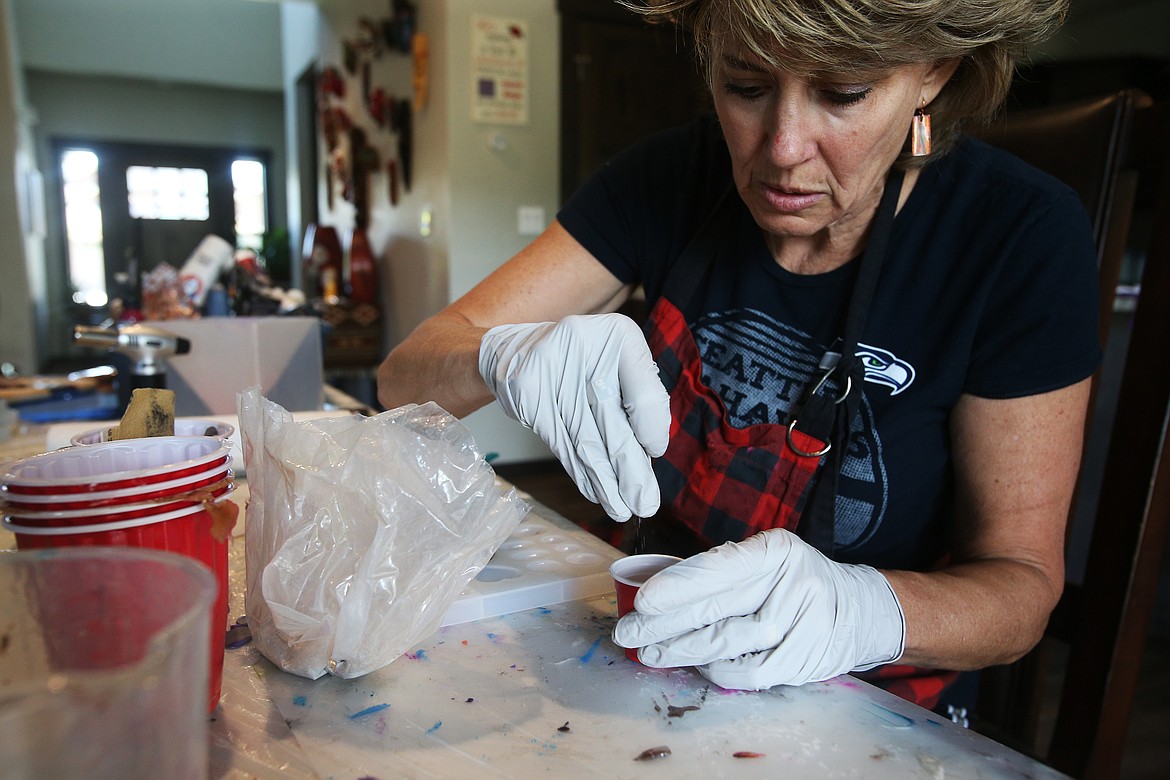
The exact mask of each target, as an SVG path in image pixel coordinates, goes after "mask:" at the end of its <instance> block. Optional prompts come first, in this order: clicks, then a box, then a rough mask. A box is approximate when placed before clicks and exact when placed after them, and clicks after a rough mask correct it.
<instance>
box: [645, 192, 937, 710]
mask: <svg viewBox="0 0 1170 780" xmlns="http://www.w3.org/2000/svg"><path fill="white" fill-rule="evenodd" d="M901 183H902V176H901V174H900V173H898V172H895V173H893V174H891V176H890V180H889V181H888V182H887V185H886V190H885V192H884V193H883V196H882V202H881V204H880V205H879V207H878V214H877V216H876V217H875V219H874V225H873V228H872V229H871V233H870V238H869V241H868V242H867V247H866V251H865V255H864V256H863V259H862V264H861V269H860V272H859V275H858V280H857V284H856V287H855V289H854V292H853V295H852V298H851V300H850V305H849V311H848V315H847V320H846V326H845V336H844V338H843V341H842V348H841V351H840V353H830V354H828V355H826V359H822V361H821V369H822V370H823V372H824V373H823V375H821V376H817V377H814V378H813V380H814V381H813V382H812V383H811V384H812V385H813V386H812V387H811V388H810V390H809V391H808V392H807V393H806V394H805V397H804V399H803V402H802V403H801V405H800V406H799V407H798V408H797V409H796V410H794V413H793V415H792V418H791V419H790V420H789V423H788V424H787V425H779V424H758V425H751V426H748V427H746V428H736V427H734V426H732V425H731V424H730V423H728V422H727V419H726V414H725V411H724V405H723V401H722V399H721V398H720V397H719V395H718V394H717V393H716V392H715V391H714V390H712V389H711V388H709V387H707V386H706V384H705V383H704V382H703V366H702V360H701V356H700V353H699V349H698V345H697V344H696V342H695V339H694V337H693V335H692V334H691V331H690V327H689V326H688V325H687V322H686V319H685V315H684V313H683V312H684V311H685V310H686V308H687V306H688V304H690V302H691V301H692V299H693V298H694V296H695V295H696V293H697V292H698V291H699V290H701V289H702V287H703V284H704V281H705V279H706V278H707V276H708V275H709V273H710V272H711V265H712V260H713V258H714V257H715V256H716V255H717V251H716V250H717V247H718V242H720V241H721V240H722V238H723V237H724V236H726V235H727V233H726V232H725V231H726V230H728V229H729V228H730V226H731V224H732V219H733V206H734V204H735V198H736V197H737V196H736V195H735V193H734V190H733V189H732V190H729V192H727V193H725V194H724V196H723V197H722V198H721V199H720V201H719V204H718V205H717V206H716V207H715V209H714V211H713V213H712V215H711V217H709V218H708V220H707V222H706V223H705V224H704V225H703V226H702V227H701V228H700V230H699V232H698V233H697V234H696V236H695V238H694V239H693V240H692V241H691V243H690V245H688V246H687V248H686V249H685V250H684V252H683V254H682V255H681V256H680V257H679V260H678V262H677V263H676V265H675V267H674V268H672V269H671V272H670V276H669V277H668V279H667V282H666V285H665V286H664V289H663V292H662V296H661V297H660V298H659V299H658V301H657V302H656V303H655V304H654V307H653V309H652V310H651V312H650V318H649V321H648V322H647V326H646V330H647V340H648V343H649V345H650V351H651V353H652V354H653V356H654V359H655V361H656V362H657V364H658V369H659V374H660V377H661V379H662V381H663V384H664V385H665V387H666V389H667V392H669V393H670V413H671V422H670V443H669V445H668V447H667V450H666V453H665V454H664V455H663V456H662V457H661V458H659V459H657V460H655V462H654V472H655V476H656V477H657V479H658V484H659V486H660V488H661V491H662V510H661V511H660V518H658V519H657V520H658V521H662V520H667V521H674V522H676V523H679V524H681V525H682V526H684V527H685V528H686V529H688V530H689V531H690V532H691V533H692V534H693V535H694V536H695V537H696V538H697V540H698V541H699V542H700V543H702V545H704V546H706V547H711V546H714V545H716V544H720V543H722V542H724V541H727V540H731V541H741V540H743V539H746V538H747V537H749V536H752V535H753V534H756V533H759V532H760V531H765V530H768V529H771V528H784V529H787V530H789V531H792V532H794V533H796V534H798V535H800V536H801V537H802V538H803V539H804V540H805V541H806V542H808V543H809V544H811V545H813V546H814V547H816V548H817V549H819V550H820V551H821V552H823V553H825V554H826V555H829V556H830V557H832V551H833V515H834V505H835V500H836V490H837V479H836V477H837V472H838V470H839V468H840V455H841V454H843V453H844V451H845V449H846V447H847V446H848V433H849V426H850V423H851V421H852V419H853V417H854V415H855V414H856V413H857V410H858V408H859V406H860V397H861V387H862V382H863V381H864V376H865V373H864V367H863V366H862V365H861V364H860V363H859V362H857V361H856V360H854V359H853V356H854V353H855V352H856V346H857V339H858V338H859V336H860V333H861V329H862V327H863V325H864V322H865V317H866V314H867V313H868V309H869V301H870V299H871V298H872V295H873V290H874V288H875V286H876V284H877V275H878V271H879V270H880V266H881V258H882V256H883V255H884V253H885V246H886V244H887V242H888V238H889V232H890V230H891V228H892V225H893V217H894V210H895V206H896V203H897V196H898V193H899V192H900V190H901ZM818 472H819V473H818ZM859 676H861V677H863V678H864V679H867V680H870V681H872V682H874V683H875V684H877V685H879V686H881V687H884V688H887V689H888V690H890V691H891V692H892V693H895V694H897V695H899V696H901V697H903V698H905V699H908V700H910V701H913V702H915V703H917V704H920V705H923V706H926V707H932V706H934V704H935V703H936V702H937V700H938V697H939V695H940V694H941V693H942V692H943V691H944V690H945V689H946V688H947V687H948V686H949V685H950V684H951V683H952V682H953V681H954V679H955V677H956V676H957V673H954V672H939V671H936V670H924V669H918V668H915V667H910V666H905V665H887V666H884V667H879V668H878V669H875V670H872V671H871V672H868V673H865V674H863V675H859Z"/></svg>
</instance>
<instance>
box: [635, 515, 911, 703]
mask: <svg viewBox="0 0 1170 780" xmlns="http://www.w3.org/2000/svg"><path fill="white" fill-rule="evenodd" d="M634 607H635V610H636V611H634V612H630V613H629V614H627V615H625V616H624V617H623V618H622V619H621V620H620V621H618V624H617V626H616V627H615V628H614V632H613V636H614V641H615V642H616V643H617V644H619V645H621V646H622V647H637V648H640V650H639V652H638V657H639V658H640V659H641V661H642V662H643V663H644V664H646V665H647V666H653V667H671V666H698V667H699V671H700V672H702V674H703V675H704V676H705V677H707V678H708V679H709V680H711V682H713V683H715V684H716V685H719V686H720V687H723V688H732V689H741V690H758V689H762V688H769V687H771V686H773V685H801V684H803V683H806V682H816V681H819V680H827V679H829V678H832V677H836V676H837V675H840V674H844V673H846V672H850V671H862V670H865V669H871V668H873V667H874V666H878V665H880V664H884V663H889V662H892V661H896V660H897V659H898V658H899V657H900V656H901V655H902V651H903V648H904V646H905V636H906V633H905V619H904V617H903V614H902V608H901V606H900V605H899V603H898V599H897V597H896V596H895V595H894V591H893V590H892V589H891V587H890V584H889V583H888V582H887V581H886V578H885V577H884V576H883V575H882V574H881V573H880V572H878V571H877V570H876V569H873V568H871V567H869V566H859V565H853V564H840V563H835V562H833V561H831V560H829V559H828V558H826V557H825V556H823V555H822V554H821V553H820V552H818V551H817V550H815V549H813V548H812V547H811V546H809V545H808V544H806V543H805V542H804V541H802V540H801V539H800V538H799V537H797V536H796V535H795V534H792V533H789V532H788V531H785V530H782V529H773V530H770V531H764V532H762V533H759V534H757V535H755V536H753V537H751V538H749V539H747V540H745V541H743V542H739V543H730V542H729V543H727V544H724V545H721V546H720V547H716V548H715V549H713V550H708V551H707V552H704V553H701V554H699V555H696V556H693V557H691V558H688V559H687V560H685V561H682V562H680V563H677V564H675V565H673V566H671V567H670V568H668V569H666V570H665V571H662V572H659V573H658V574H656V575H654V576H653V577H651V578H650V580H649V581H647V582H646V584H645V585H643V586H642V588H641V589H640V590H639V591H638V595H637V598H636V599H635V601H634Z"/></svg>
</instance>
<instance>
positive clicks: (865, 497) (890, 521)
mask: <svg viewBox="0 0 1170 780" xmlns="http://www.w3.org/2000/svg"><path fill="white" fill-rule="evenodd" d="M732 186H733V185H732V184H731V173H730V162H729V158H728V154H727V149H726V145H725V143H724V142H723V139H722V137H721V134H720V131H719V128H718V125H717V123H716V122H715V121H714V119H713V118H703V119H701V120H697V121H695V122H692V123H690V124H688V125H685V126H683V127H680V128H676V129H673V130H670V131H667V132H665V133H662V134H659V135H658V136H656V137H654V138H652V139H648V140H647V141H645V142H642V143H640V144H638V145H636V146H635V147H632V148H631V149H630V150H627V151H626V152H624V153H622V154H621V155H619V156H618V157H616V158H615V159H614V160H613V161H612V162H611V163H610V164H608V165H606V166H605V167H604V168H602V169H601V170H600V171H599V172H598V173H597V175H595V176H594V177H593V178H592V179H591V180H590V181H589V182H587V183H586V184H585V185H584V186H583V187H582V188H581V190H580V191H578V192H577V193H576V194H575V195H574V196H573V198H572V199H570V201H569V202H568V203H567V204H566V205H565V207H564V208H563V209H562V210H561V212H560V213H559V215H558V219H559V221H560V222H561V224H562V225H563V226H564V227H565V228H566V229H567V230H568V231H569V233H570V234H571V235H573V236H574V237H575V238H576V239H577V240H578V241H579V242H580V243H581V244H582V245H583V246H584V247H585V248H586V249H588V250H589V251H590V252H591V253H592V254H593V255H594V256H596V257H597V258H598V259H599V260H600V261H601V262H602V263H603V264H605V266H606V267H607V268H609V269H610V270H611V271H612V272H613V273H614V275H615V276H616V277H617V278H618V279H620V280H622V281H623V282H637V283H640V284H641V285H642V286H643V288H644V289H645V292H646V296H647V300H648V303H649V304H650V305H651V306H652V305H653V304H654V302H655V301H656V300H657V299H658V297H659V296H660V295H661V294H662V290H663V285H664V281H665V280H666V278H667V276H668V275H669V274H670V273H671V268H672V266H673V264H674V263H675V261H676V260H677V258H678V257H679V255H680V254H681V252H682V251H683V249H684V248H685V247H686V246H687V245H688V244H689V243H690V241H691V239H692V238H693V237H694V236H695V234H696V233H697V232H698V230H699V228H700V226H701V225H702V224H703V222H704V220H705V219H706V218H707V217H708V216H709V215H710V214H711V212H712V210H713V209H714V207H715V204H716V202H717V201H718V199H719V198H720V196H722V195H723V194H724V193H725V192H729V188H732ZM730 197H732V198H734V208H735V209H736V211H737V214H736V217H735V220H736V221H735V223H734V228H733V229H732V230H731V231H729V232H730V235H728V237H727V240H726V241H725V242H723V243H722V244H721V246H720V249H719V254H718V257H716V258H714V259H713V263H712V269H713V271H712V272H711V274H710V276H709V278H708V279H707V280H706V281H705V283H703V284H701V285H700V286H699V292H698V295H697V296H696V297H695V299H693V300H692V301H690V302H689V303H685V302H681V301H674V303H675V304H676V305H679V306H680V307H682V308H683V311H684V314H685V315H686V317H687V322H688V323H689V325H690V328H691V331H692V333H693V334H694V337H695V340H696V342H697V344H698V345H699V350H700V352H701V354H702V360H703V378H704V381H705V383H706V384H707V386H708V387H711V388H712V389H714V390H715V391H717V392H718V394H719V395H720V397H721V398H722V400H723V403H724V405H725V408H726V411H727V415H728V420H729V422H731V424H733V425H736V426H741V427H742V426H747V425H751V424H755V423H761V422H773V423H777V424H785V423H786V422H787V420H788V414H789V412H790V411H791V409H792V406H793V404H795V403H796V402H797V401H799V399H800V397H801V394H802V393H803V392H804V390H805V388H806V387H807V385H808V383H809V381H810V379H811V378H812V377H813V375H814V374H816V373H818V372H817V371H816V366H817V363H818V361H819V360H820V358H821V357H822V355H823V354H824V353H825V352H826V350H828V349H829V348H830V347H831V346H832V345H833V343H834V341H835V340H836V339H838V338H839V337H840V336H841V335H842V334H841V329H842V327H843V323H844V316H845V310H846V308H847V306H848V302H849V296H850V293H851V291H852V287H853V281H854V277H855V276H856V273H857V266H858V264H859V261H858V260H854V261H852V262H850V263H848V264H846V265H844V266H842V267H840V268H838V269H835V270H833V271H830V272H828V273H825V274H816V275H797V274H792V273H789V272H787V271H785V270H784V269H783V268H781V267H780V266H779V265H778V264H777V263H776V262H775V261H774V260H773V258H772V256H771V254H770V253H769V252H768V250H767V248H766V246H765V244H764V239H763V235H762V232H761V231H760V230H759V228H758V227H757V226H756V225H755V222H754V221H753V220H752V218H751V215H750V213H749V212H748V211H747V209H746V207H744V206H743V203H742V201H740V200H739V198H738V196H737V195H736V194H735V192H734V190H733V189H731V190H730ZM1097 301H1098V296H1097V274H1096V255H1095V252H1094V248H1093V241H1092V236H1091V230H1090V227H1089V223H1088V219H1087V216H1086V214H1085V212H1084V208H1083V207H1082V205H1081V203H1080V201H1079V199H1078V198H1077V196H1076V194H1075V193H1074V192H1073V191H1072V190H1071V189H1069V188H1067V187H1066V186H1064V185H1063V184H1061V183H1060V182H1059V181H1057V180H1056V179H1054V178H1052V177H1050V176H1048V175H1046V174H1044V173H1042V172H1040V171H1038V170H1036V169H1034V168H1031V167H1030V166H1027V165H1026V164H1024V163H1023V162H1021V161H1020V160H1018V159H1016V158H1015V157H1012V156H1011V155H1008V154H1006V153H1004V152H1002V151H999V150H997V149H994V148H992V147H990V146H988V145H986V144H984V143H982V142H980V141H977V140H974V139H966V140H963V141H961V142H960V144H959V145H958V146H957V147H956V148H955V149H954V150H953V151H952V152H951V153H950V154H948V155H947V156H945V157H943V158H942V159H941V160H938V161H936V162H933V163H932V164H930V165H928V166H927V167H926V168H925V169H923V170H922V172H921V174H920V176H919V178H918V181H917V183H916V186H915V188H914V190H913V191H912V193H911V195H910V197H909V199H908V200H907V202H906V203H905V204H904V206H903V208H902V209H901V211H900V212H899V213H898V216H897V218H896V219H895V222H894V228H893V233H892V235H891V238H890V246H889V249H888V251H887V254H886V257H885V259H884V261H883V265H882V270H881V276H880V279H879V282H878V287H877V290H876V292H875V295H874V300H873V303H872V307H871V309H870V313H869V318H868V320H867V324H866V327H865V330H864V332H863V334H862V336H861V338H860V340H859V347H858V357H859V358H860V359H861V360H862V361H863V362H864V364H865V365H866V381H865V383H864V384H865V387H864V393H863V401H862V409H861V414H860V415H859V418H858V420H857V421H856V422H855V423H854V430H853V436H852V437H851V441H850V449H849V453H848V455H847V457H846V458H845V460H844V463H843V464H842V467H841V478H840V481H839V486H838V497H837V503H836V529H835V536H836V543H837V544H838V545H839V548H838V551H837V553H836V554H835V556H834V557H836V558H837V559H839V560H844V561H858V562H865V563H868V564H871V565H874V566H882V567H891V568H917V569H921V568H925V567H928V566H930V565H931V564H932V563H934V562H935V561H937V560H938V557H939V556H940V555H941V554H943V553H944V552H945V550H946V546H947V542H946V540H947V532H948V528H949V523H948V520H949V517H950V515H951V512H950V504H951V501H952V500H953V495H954V490H953V477H952V473H951V468H952V462H951V443H950V436H949V430H948V422H949V416H950V410H951V409H952V408H953V407H954V405H955V403H956V402H957V401H958V399H959V396H960V395H961V394H963V393H970V394H974V395H978V396H983V397H988V398H1012V397H1019V396H1025V395H1030V394H1035V393H1042V392H1045V391H1049V390H1054V389H1057V388H1060V387H1064V386H1067V385H1070V384H1073V383H1075V382H1077V381H1079V380H1081V379H1084V378H1085V377H1087V376H1089V375H1091V374H1092V373H1093V371H1094V370H1095V369H1096V366H1097V364H1098V362H1099V360H1100V348H1099V345H1098V340H1097V339H1098V337H1097ZM684 304H685V305H684ZM1002 435H1004V436H1011V435H1012V432H1011V431H1003V432H1002Z"/></svg>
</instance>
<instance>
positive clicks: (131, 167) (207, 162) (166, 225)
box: [48, 139, 272, 359]
mask: <svg viewBox="0 0 1170 780" xmlns="http://www.w3.org/2000/svg"><path fill="white" fill-rule="evenodd" d="M52 153H53V160H54V167H55V171H54V174H55V175H54V176H53V178H52V180H53V181H56V182H59V187H57V190H56V197H55V198H54V199H55V200H56V201H57V206H56V208H58V209H60V212H59V213H61V214H62V216H63V218H62V219H61V220H59V222H58V224H60V225H61V233H62V235H61V236H60V237H59V238H58V240H59V241H60V242H61V246H62V248H63V250H64V251H62V252H61V254H60V257H61V261H60V262H61V266H60V268H59V272H58V273H51V274H49V288H48V295H49V300H50V301H52V302H54V303H53V304H51V305H50V307H49V310H50V313H49V323H48V326H49V327H48V335H49V347H50V348H49V350H48V352H49V356H50V359H53V358H54V357H59V356H62V355H65V354H71V353H72V352H73V349H72V347H71V344H72V329H73V325H75V324H78V323H88V324H94V321H95V320H98V321H100V320H101V319H103V318H104V317H105V316H107V315H108V314H109V312H110V311H111V309H110V307H109V304H110V302H111V301H113V300H114V299H121V300H122V302H123V303H124V304H125V305H127V306H132V305H135V304H136V303H137V302H138V286H139V281H140V278H141V275H142V274H145V273H147V272H149V271H151V270H152V269H154V268H156V267H157V266H159V265H160V264H162V263H167V264H169V265H171V266H173V267H174V268H176V269H179V268H181V267H182V265H183V264H184V263H185V262H186V259H187V258H188V257H189V256H190V254H191V253H192V251H193V250H194V249H195V247H196V246H197V245H198V244H199V242H200V241H201V240H202V239H203V238H204V237H205V236H207V235H209V234H214V235H218V236H220V237H222V238H224V239H225V240H227V241H228V243H230V244H231V245H232V246H237V247H249V248H253V249H259V248H260V243H261V241H262V238H263V236H264V234H266V233H267V232H268V223H269V220H268V214H269V213H270V208H271V205H272V204H271V203H270V189H269V187H268V184H267V177H268V171H269V169H270V160H269V156H270V155H269V153H268V152H267V151H265V150H252V149H236V148H214V147H187V146H175V145H151V144H134V143H119V142H102V141H92V140H78V141H73V140H66V139H58V140H56V141H54V142H53V143H52Z"/></svg>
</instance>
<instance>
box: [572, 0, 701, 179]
mask: <svg viewBox="0 0 1170 780" xmlns="http://www.w3.org/2000/svg"><path fill="white" fill-rule="evenodd" d="M558 9H559V11H560V14H561V198H562V200H563V199H565V198H567V197H569V196H570V195H572V194H573V192H574V191H575V190H576V189H577V188H578V187H579V186H580V185H581V183H582V182H584V181H585V180H586V179H587V178H588V177H589V176H590V175H591V174H592V173H593V172H594V171H595V170H597V169H598V168H600V167H601V166H602V165H603V164H604V163H605V162H606V161H607V160H609V159H610V158H611V157H613V155H615V154H616V153H618V152H619V151H621V150H622V149H624V148H625V147H627V146H629V145H630V144H631V143H633V142H634V141H637V140H639V139H641V138H644V137H645V136H647V135H650V134H651V133H653V132H655V131H657V130H662V129H665V128H667V127H670V126H672V125H677V124H681V123H683V122H685V121H687V120H688V119H690V118H692V117H694V116H696V115H697V114H699V113H701V112H703V111H707V110H710V95H709V93H708V90H707V86H706V82H705V80H704V79H703V78H701V77H700V74H699V72H698V66H697V65H696V64H695V59H694V55H693V53H692V52H691V49H690V45H689V43H688V42H687V39H686V36H684V35H683V34H682V32H681V31H679V30H677V29H676V28H675V27H673V26H670V25H664V24H650V23H648V22H646V21H645V20H644V19H642V18H641V17H639V16H637V15H635V14H633V13H631V12H629V11H626V10H625V9H623V8H621V7H620V6H618V5H617V4H615V3H612V2H598V1H597V0H560V3H559V7H558Z"/></svg>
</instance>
